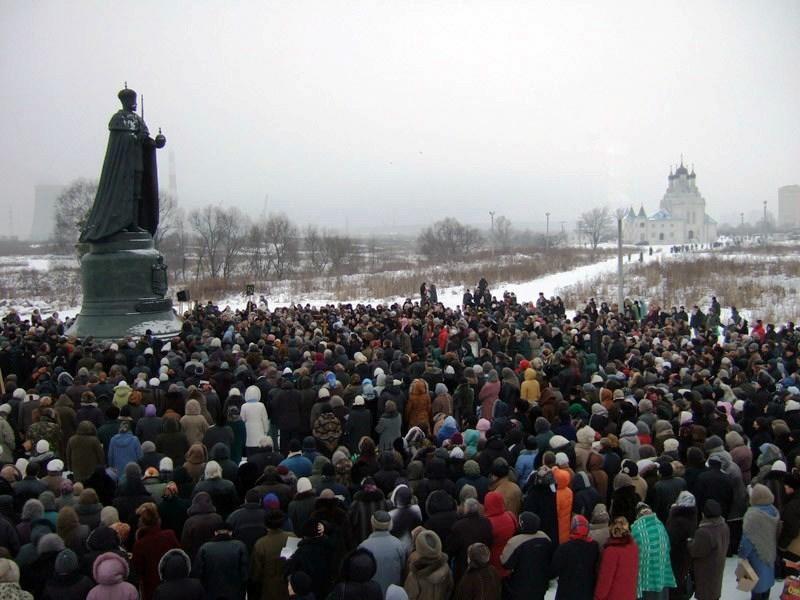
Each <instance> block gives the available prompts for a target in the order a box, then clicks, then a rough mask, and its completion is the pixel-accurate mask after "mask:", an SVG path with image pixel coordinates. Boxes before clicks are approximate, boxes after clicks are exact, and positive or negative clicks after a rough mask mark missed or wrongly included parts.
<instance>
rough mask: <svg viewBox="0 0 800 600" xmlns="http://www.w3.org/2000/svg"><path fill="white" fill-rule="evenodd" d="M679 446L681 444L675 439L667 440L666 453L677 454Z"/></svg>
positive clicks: (665, 443)
mask: <svg viewBox="0 0 800 600" xmlns="http://www.w3.org/2000/svg"><path fill="white" fill-rule="evenodd" d="M679 446H680V442H678V440H677V439H675V438H667V439H666V440H664V452H676V451H677V450H678V448H679Z"/></svg>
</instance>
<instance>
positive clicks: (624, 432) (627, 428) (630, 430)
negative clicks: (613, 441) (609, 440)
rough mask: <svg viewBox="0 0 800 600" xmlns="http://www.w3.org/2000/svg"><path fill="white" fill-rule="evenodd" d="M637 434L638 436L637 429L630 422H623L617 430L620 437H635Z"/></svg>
mask: <svg viewBox="0 0 800 600" xmlns="http://www.w3.org/2000/svg"><path fill="white" fill-rule="evenodd" d="M638 434H639V429H638V428H637V427H636V425H635V424H633V423H631V422H630V421H625V422H624V423H623V424H622V428H621V429H620V430H619V436H620V437H625V436H631V435H634V436H635V435H638Z"/></svg>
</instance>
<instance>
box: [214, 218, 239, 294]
mask: <svg viewBox="0 0 800 600" xmlns="http://www.w3.org/2000/svg"><path fill="white" fill-rule="evenodd" d="M219 211H220V212H219V214H218V216H217V222H218V223H219V228H220V231H221V238H222V239H221V248H222V278H223V279H224V280H225V281H228V279H230V276H231V275H232V274H233V272H234V271H235V270H236V264H237V263H238V261H239V255H240V254H241V251H242V246H243V244H244V240H245V229H244V215H242V212H241V211H240V210H239V209H238V208H236V207H235V206H231V207H229V208H228V209H227V210H222V209H219Z"/></svg>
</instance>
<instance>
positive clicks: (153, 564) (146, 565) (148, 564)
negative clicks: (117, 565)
mask: <svg viewBox="0 0 800 600" xmlns="http://www.w3.org/2000/svg"><path fill="white" fill-rule="evenodd" d="M136 538H137V539H136V543H135V544H134V545H133V558H132V560H131V566H132V567H133V569H134V571H136V573H137V574H138V575H139V578H140V580H141V584H142V600H150V599H151V598H152V597H153V594H154V593H155V591H156V588H157V587H158V585H159V584H160V583H161V577H160V576H159V574H158V563H159V561H160V560H161V557H162V556H164V555H165V554H166V553H167V550H172V549H173V548H180V547H181V544H180V542H179V541H178V538H177V537H175V532H174V531H172V530H171V529H161V527H160V526H156V527H146V528H140V529H139V531H138V532H136Z"/></svg>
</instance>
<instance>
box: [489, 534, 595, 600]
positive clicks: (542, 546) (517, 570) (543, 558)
mask: <svg viewBox="0 0 800 600" xmlns="http://www.w3.org/2000/svg"><path fill="white" fill-rule="evenodd" d="M595 546H596V544H595ZM552 555H553V542H552V541H551V540H550V539H548V537H547V536H546V535H545V534H544V533H542V532H538V533H534V534H520V535H515V536H514V537H512V538H511V539H510V540H508V543H506V547H505V548H504V549H503V553H502V554H501V555H500V561H501V562H502V563H503V566H504V567H505V568H506V569H508V570H510V571H511V574H510V575H509V576H508V577H507V578H506V580H505V586H506V592H507V597H508V599H509V600H544V595H545V593H546V592H547V587H548V583H549V581H550V559H551V557H552Z"/></svg>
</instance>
